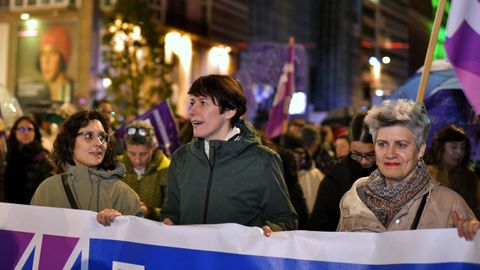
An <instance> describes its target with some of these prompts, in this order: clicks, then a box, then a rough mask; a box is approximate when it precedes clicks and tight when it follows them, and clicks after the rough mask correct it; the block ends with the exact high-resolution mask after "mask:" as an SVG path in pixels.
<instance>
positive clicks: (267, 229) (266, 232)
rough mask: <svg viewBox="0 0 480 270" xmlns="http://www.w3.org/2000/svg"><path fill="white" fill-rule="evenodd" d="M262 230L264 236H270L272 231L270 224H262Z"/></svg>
mask: <svg viewBox="0 0 480 270" xmlns="http://www.w3.org/2000/svg"><path fill="white" fill-rule="evenodd" d="M262 231H263V235H265V236H266V237H270V235H271V234H272V232H273V231H272V229H271V228H270V226H268V225H265V226H263V227H262Z"/></svg>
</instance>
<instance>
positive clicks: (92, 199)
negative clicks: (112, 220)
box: [31, 163, 142, 216]
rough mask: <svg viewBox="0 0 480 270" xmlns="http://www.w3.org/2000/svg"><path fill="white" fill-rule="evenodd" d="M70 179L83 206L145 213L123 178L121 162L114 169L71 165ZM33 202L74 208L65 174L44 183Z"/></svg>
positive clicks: (78, 200) (68, 175)
mask: <svg viewBox="0 0 480 270" xmlns="http://www.w3.org/2000/svg"><path fill="white" fill-rule="evenodd" d="M66 174H67V181H68V184H69V186H70V189H71V191H72V193H73V197H74V199H75V201H76V202H77V205H78V207H79V209H83V210H91V211H96V212H99V211H101V210H103V209H105V208H113V209H115V210H118V211H120V212H121V213H122V214H123V215H137V216H142V213H141V211H140V199H139V197H138V195H137V193H135V191H133V190H132V189H131V188H130V187H129V186H128V185H127V184H125V183H124V182H122V181H121V178H122V177H123V175H124V174H125V167H124V166H123V164H121V163H118V165H117V167H116V168H115V169H114V170H111V171H105V170H97V169H94V168H89V167H85V166H82V165H78V166H69V167H68V169H67V172H66ZM31 204H32V205H41V206H51V207H60V208H72V206H71V205H70V202H69V201H68V198H67V195H66V193H65V189H64V187H63V184H62V175H61V174H57V175H54V176H52V177H50V178H48V179H46V180H45V181H43V182H42V184H40V186H39V187H38V189H37V191H35V194H34V195H33V198H32V201H31Z"/></svg>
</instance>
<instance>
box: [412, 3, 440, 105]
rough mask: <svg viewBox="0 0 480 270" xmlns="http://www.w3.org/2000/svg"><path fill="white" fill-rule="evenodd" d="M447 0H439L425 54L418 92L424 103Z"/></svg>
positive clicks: (418, 97) (420, 101)
mask: <svg viewBox="0 0 480 270" xmlns="http://www.w3.org/2000/svg"><path fill="white" fill-rule="evenodd" d="M445 2H446V0H439V1H438V7H437V12H436V13H435V20H434V21H433V29H432V34H431V35H430V40H429V42H428V48H427V55H426V56H425V63H424V64H423V70H422V77H421V78H420V85H419V86H418V92H417V100H416V102H417V103H423V98H424V97H425V89H426V88H427V82H428V77H429V76H430V70H431V68H432V61H433V53H434V51H435V46H436V45H437V39H438V31H439V30H440V25H441V23H442V18H443V13H444V10H445Z"/></svg>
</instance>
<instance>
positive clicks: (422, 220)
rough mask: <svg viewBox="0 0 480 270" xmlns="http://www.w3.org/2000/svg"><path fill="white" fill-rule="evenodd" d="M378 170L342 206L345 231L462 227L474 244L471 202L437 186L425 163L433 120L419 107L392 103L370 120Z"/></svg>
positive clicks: (357, 184)
mask: <svg viewBox="0 0 480 270" xmlns="http://www.w3.org/2000/svg"><path fill="white" fill-rule="evenodd" d="M365 123H366V124H367V125H368V127H369V129H370V133H371V134H372V137H373V141H374V145H375V157H376V162H377V166H378V169H377V170H375V171H374V172H373V173H371V174H370V176H368V177H363V178H360V179H359V180H357V181H356V182H355V183H354V184H353V186H352V188H351V189H350V190H349V191H348V192H347V193H346V194H345V195H344V196H343V198H342V201H341V202H340V211H341V217H340V222H339V224H338V230H339V231H369V232H386V231H398V230H415V229H417V228H418V229H429V228H453V227H457V230H458V234H459V236H460V237H465V239H467V240H473V238H474V236H475V233H476V231H478V230H479V229H480V223H479V222H478V221H477V220H476V219H475V216H474V214H473V212H472V210H471V209H470V208H469V207H468V205H467V204H466V203H465V200H463V199H462V197H460V195H458V194H457V193H455V192H454V191H452V190H450V189H448V188H447V187H444V186H441V185H440V183H438V182H437V181H434V179H433V178H432V176H431V175H430V173H429V172H428V170H427V166H426V165H425V163H424V162H423V160H422V158H423V155H424V153H425V147H426V139H427V135H428V132H429V131H430V119H429V118H428V116H427V114H426V112H425V109H424V107H423V106H422V105H420V104H417V103H415V102H413V101H409V100H405V99H400V100H386V101H384V102H383V103H382V104H381V105H380V106H377V107H374V108H372V109H371V110H370V111H369V112H368V114H367V116H366V117H365Z"/></svg>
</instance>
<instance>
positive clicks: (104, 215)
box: [97, 208, 122, 226]
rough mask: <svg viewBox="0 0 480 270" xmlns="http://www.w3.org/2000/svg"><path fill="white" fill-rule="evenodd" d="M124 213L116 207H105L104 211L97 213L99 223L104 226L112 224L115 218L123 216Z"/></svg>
mask: <svg viewBox="0 0 480 270" xmlns="http://www.w3.org/2000/svg"><path fill="white" fill-rule="evenodd" d="M121 215H122V213H120V212H118V211H117V210H115V209H111V208H105V209H103V210H102V211H100V212H98V213H97V221H98V223H100V224H102V225H103V226H110V225H111V224H112V222H113V220H114V219H115V218H116V217H118V216H121Z"/></svg>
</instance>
